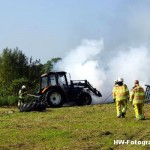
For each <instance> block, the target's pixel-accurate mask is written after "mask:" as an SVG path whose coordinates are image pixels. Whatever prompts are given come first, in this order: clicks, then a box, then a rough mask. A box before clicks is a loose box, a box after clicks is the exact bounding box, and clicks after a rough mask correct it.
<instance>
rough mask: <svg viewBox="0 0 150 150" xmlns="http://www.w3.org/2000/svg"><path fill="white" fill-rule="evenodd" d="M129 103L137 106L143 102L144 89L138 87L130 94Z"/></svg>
mask: <svg viewBox="0 0 150 150" xmlns="http://www.w3.org/2000/svg"><path fill="white" fill-rule="evenodd" d="M130 102H133V104H139V103H144V102H145V92H144V89H143V88H142V87H141V86H140V85H138V86H136V87H135V88H134V89H133V90H132V91H131V93H130Z"/></svg>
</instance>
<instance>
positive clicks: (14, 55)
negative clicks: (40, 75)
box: [0, 48, 28, 84]
mask: <svg viewBox="0 0 150 150" xmlns="http://www.w3.org/2000/svg"><path fill="white" fill-rule="evenodd" d="M27 65H28V58H27V57H26V56H25V54H23V53H22V51H20V50H19V49H18V48H16V49H14V50H13V51H12V49H8V48H6V49H4V50H3V53H2V55H1V57H0V81H1V82H3V83H4V84H11V82H12V81H13V80H14V79H16V78H20V77H24V76H26V74H27V72H28V70H27V69H28V68H27Z"/></svg>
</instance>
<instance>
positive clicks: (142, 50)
mask: <svg viewBox="0 0 150 150" xmlns="http://www.w3.org/2000/svg"><path fill="white" fill-rule="evenodd" d="M102 53H103V54H102ZM115 53H116V54H115V56H114V57H112V58H111V59H110V57H105V56H107V55H108V51H105V48H104V42H103V40H102V39H101V40H93V39H92V40H89V39H88V40H87V39H86V40H83V41H82V42H81V44H80V45H79V46H78V47H76V48H75V49H72V50H70V52H69V53H68V54H67V55H66V56H65V57H64V58H63V59H62V61H61V62H59V63H57V64H56V65H55V66H54V70H55V71H66V72H68V73H70V74H71V79H72V80H85V79H86V80H88V81H89V82H90V83H91V84H92V86H93V87H95V88H96V89H97V90H99V91H100V92H101V93H102V98H99V97H95V96H92V97H93V103H106V102H108V101H109V102H110V101H112V97H111V93H112V88H113V85H114V80H115V79H117V78H118V77H123V78H124V82H125V84H127V86H128V88H129V90H131V88H132V86H133V83H134V80H135V79H137V80H139V81H140V84H141V85H142V86H143V87H144V85H145V84H148V83H149V81H150V75H149V74H148V70H149V64H150V59H149V53H148V49H147V48H146V47H144V46H141V47H136V48H132V47H130V48H128V49H126V50H125V49H123V50H119V51H118V52H117V51H115ZM104 54H105V55H104ZM101 57H103V59H101ZM108 58H109V59H108Z"/></svg>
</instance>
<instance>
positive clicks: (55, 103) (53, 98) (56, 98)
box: [46, 90, 64, 108]
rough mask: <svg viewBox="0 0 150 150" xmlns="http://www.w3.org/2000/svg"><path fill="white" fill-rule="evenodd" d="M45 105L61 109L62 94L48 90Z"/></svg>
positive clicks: (62, 102)
mask: <svg viewBox="0 0 150 150" xmlns="http://www.w3.org/2000/svg"><path fill="white" fill-rule="evenodd" d="M46 99H47V103H48V105H49V106H50V107H53V108H56V107H61V106H62V105H63V104H64V98H63V94H62V92H61V91H59V90H50V91H48V92H47V94H46Z"/></svg>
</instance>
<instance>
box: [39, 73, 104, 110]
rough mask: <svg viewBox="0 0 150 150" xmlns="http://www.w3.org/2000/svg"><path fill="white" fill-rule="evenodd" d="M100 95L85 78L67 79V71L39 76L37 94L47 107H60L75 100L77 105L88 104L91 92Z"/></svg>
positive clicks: (90, 99) (90, 100) (90, 101)
mask: <svg viewBox="0 0 150 150" xmlns="http://www.w3.org/2000/svg"><path fill="white" fill-rule="evenodd" d="M92 93H93V94H95V95H96V96H98V97H102V94H101V93H100V92H99V91H98V90H97V89H96V88H93V86H92V85H91V84H90V83H89V82H88V81H87V80H70V82H68V80H67V73H66V72H64V71H60V72H48V73H45V74H43V75H41V77H40V85H39V91H38V96H39V97H40V98H41V99H42V100H43V101H45V102H46V103H47V106H48V107H53V108H56V107H61V106H62V105H63V104H64V103H69V102H75V103H76V104H77V105H78V106H83V105H90V104H91V103H92V97H91V94H92Z"/></svg>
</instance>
